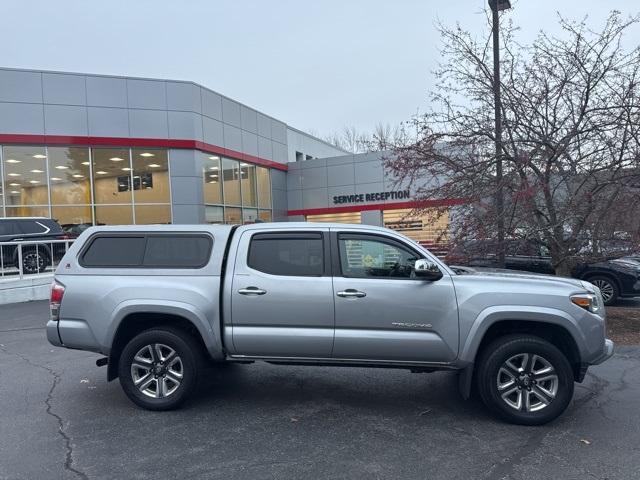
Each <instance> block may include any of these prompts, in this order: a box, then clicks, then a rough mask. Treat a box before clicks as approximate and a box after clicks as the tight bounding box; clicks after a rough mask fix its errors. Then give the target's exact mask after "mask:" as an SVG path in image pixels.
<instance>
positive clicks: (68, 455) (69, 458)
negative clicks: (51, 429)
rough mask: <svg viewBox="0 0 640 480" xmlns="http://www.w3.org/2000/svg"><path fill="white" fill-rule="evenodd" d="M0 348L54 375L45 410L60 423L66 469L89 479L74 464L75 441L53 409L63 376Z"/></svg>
mask: <svg viewBox="0 0 640 480" xmlns="http://www.w3.org/2000/svg"><path fill="white" fill-rule="evenodd" d="M0 350H2V351H3V352H4V353H6V354H7V355H13V356H15V357H18V358H20V359H21V360H22V361H23V362H25V363H27V364H28V365H31V366H32V367H34V368H40V369H42V370H45V371H46V372H48V373H49V374H50V375H51V376H52V377H53V383H52V384H51V388H50V389H49V392H48V393H47V398H46V399H45V400H44V403H45V405H46V407H47V408H46V410H45V412H46V413H47V415H49V416H51V417H53V418H55V419H56V422H57V423H58V434H59V435H60V436H61V437H62V439H63V440H64V444H65V450H66V452H65V459H64V469H65V470H67V471H68V472H70V473H72V474H74V475H75V476H76V477H78V478H80V479H82V480H89V476H88V475H87V474H86V473H84V472H83V471H81V470H78V469H77V468H76V467H74V466H73V463H74V462H73V442H72V441H71V437H69V435H67V432H65V429H64V420H63V419H62V417H61V416H60V415H58V414H57V413H56V412H54V411H53V406H52V404H51V402H52V400H53V393H54V391H55V389H56V387H57V386H58V384H59V383H60V381H61V380H62V376H61V375H60V374H59V373H58V372H56V371H55V370H53V369H52V368H50V367H47V366H46V365H41V364H39V363H34V362H32V361H31V360H30V359H29V358H27V357H26V356H24V355H22V354H20V353H15V352H10V351H8V350H7V349H6V347H4V346H3V345H0Z"/></svg>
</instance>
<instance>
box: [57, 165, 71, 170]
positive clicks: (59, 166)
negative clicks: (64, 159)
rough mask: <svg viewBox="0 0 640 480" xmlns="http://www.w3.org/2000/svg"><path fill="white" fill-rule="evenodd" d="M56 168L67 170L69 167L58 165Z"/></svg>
mask: <svg viewBox="0 0 640 480" xmlns="http://www.w3.org/2000/svg"><path fill="white" fill-rule="evenodd" d="M56 168H57V169H58V170H67V169H68V168H69V167H67V166H66V165H56Z"/></svg>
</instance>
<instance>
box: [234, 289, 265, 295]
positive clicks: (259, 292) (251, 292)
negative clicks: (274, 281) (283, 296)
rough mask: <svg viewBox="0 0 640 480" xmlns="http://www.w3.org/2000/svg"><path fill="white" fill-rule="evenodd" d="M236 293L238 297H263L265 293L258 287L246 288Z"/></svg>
mask: <svg viewBox="0 0 640 480" xmlns="http://www.w3.org/2000/svg"><path fill="white" fill-rule="evenodd" d="M238 293H239V294H240V295H264V294H265V293H267V291H266V290H262V289H261V288H258V287H246V288H241V289H240V290H238Z"/></svg>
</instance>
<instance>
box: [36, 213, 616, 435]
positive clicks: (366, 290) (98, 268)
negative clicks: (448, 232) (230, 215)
mask: <svg viewBox="0 0 640 480" xmlns="http://www.w3.org/2000/svg"><path fill="white" fill-rule="evenodd" d="M604 317H605V311H604V307H603V305H602V297H601V295H600V292H599V290H598V289H597V288H596V287H594V286H593V285H591V284H590V283H587V282H583V281H579V280H573V279H568V278H556V277H551V276H539V275H522V274H518V273H510V274H500V273H486V274H481V273H478V272H461V273H456V272H455V271H454V270H452V269H451V268H449V267H447V265H445V264H443V263H442V262H441V261H440V260H438V259H437V258H436V257H435V256H434V255H432V254H431V253H429V251H427V250H425V249H424V248H423V247H421V246H420V245H419V244H417V243H415V242H413V241H412V240H410V239H408V238H406V237H405V236H403V235H400V234H398V233H396V232H393V231H391V230H387V229H384V228H378V227H369V226H364V225H341V224H313V223H272V224H266V223H264V224H255V225H245V226H222V225H220V226H211V225H189V226H187V225H162V226H131V227H93V228H90V229H88V230H87V231H85V232H84V233H83V234H82V235H81V236H80V237H79V238H78V240H77V241H76V242H75V243H74V244H73V246H72V247H71V248H70V249H69V251H68V253H67V254H66V255H65V257H64V258H63V259H62V261H61V263H60V266H59V267H58V269H57V270H56V273H55V280H54V282H53V285H52V289H51V319H50V321H49V322H48V323H47V337H48V340H49V342H51V343H52V344H53V345H57V346H61V347H67V348H73V349H81V350H90V351H93V352H99V353H102V354H103V355H105V356H106V357H105V358H101V359H99V360H98V361H97V362H96V363H97V364H98V365H108V375H107V377H108V380H113V379H115V378H119V379H120V383H121V385H122V388H123V389H124V391H125V392H126V394H127V395H128V396H129V398H130V399H131V400H132V401H133V402H134V403H136V404H137V405H139V406H142V407H144V408H147V409H151V410H167V409H171V408H175V407H177V406H178V405H179V404H181V403H182V402H183V401H184V400H185V399H186V398H187V397H188V396H189V394H190V393H192V391H193V389H194V386H195V384H196V380H197V377H198V375H202V374H203V372H205V370H203V368H202V367H203V366H207V364H215V363H218V362H241V363H251V362H254V361H256V360H261V361H266V362H270V363H275V364H287V365H291V364H297V365H324V366H328V365H330V366H359V367H389V368H405V369H409V370H411V371H414V372H432V371H436V370H451V371H456V372H458V373H459V386H460V390H461V392H462V395H463V396H464V397H465V398H466V397H468V396H469V395H470V393H471V392H472V391H475V392H477V393H478V394H479V396H480V397H481V399H482V400H483V402H484V403H485V404H486V406H487V407H488V408H489V409H490V410H491V411H493V412H494V413H495V414H497V415H498V416H500V417H502V418H503V419H506V420H507V421H510V422H514V423H520V424H528V425H534V424H542V423H545V422H548V421H550V420H552V419H554V418H555V417H557V416H558V415H560V414H561V413H562V412H563V411H564V410H565V408H566V407H567V405H568V404H569V402H570V401H571V398H572V396H573V388H574V382H576V381H577V382H581V381H582V380H583V378H584V376H585V373H586V371H587V368H588V367H589V366H590V365H595V364H598V363H601V362H603V361H604V360H606V359H607V358H609V357H610V356H611V355H612V354H613V343H612V342H611V341H610V340H607V339H605V319H604Z"/></svg>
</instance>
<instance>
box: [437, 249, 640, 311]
mask: <svg viewBox="0 0 640 480" xmlns="http://www.w3.org/2000/svg"><path fill="white" fill-rule="evenodd" d="M505 243H506V244H505V253H506V255H505V267H506V268H508V269H510V270H522V271H526V272H535V273H545V274H550V275H553V274H554V273H555V271H554V268H553V264H552V263H551V257H550V256H549V254H548V251H547V249H546V248H545V247H544V246H542V245H539V244H538V243H536V242H534V241H529V240H506V242H505ZM497 250H498V247H497V244H496V242H495V241H494V240H473V241H470V242H465V243H464V244H461V245H458V246H456V247H454V248H452V249H451V250H450V251H449V254H448V255H447V257H446V261H447V263H448V264H449V265H461V266H469V267H474V268H478V267H486V268H496V267H497V266H498V257H497V255H496V254H493V253H488V252H497ZM571 276H572V277H574V278H580V279H582V280H587V281H588V282H591V283H593V284H594V285H595V286H596V287H598V288H599V289H600V291H601V292H602V299H603V300H604V303H605V305H612V304H614V303H615V302H616V301H617V300H618V299H619V298H621V297H638V296H640V260H639V259H637V258H634V257H623V258H618V259H614V260H604V261H601V262H596V263H583V264H579V265H578V266H577V267H576V268H575V269H574V270H573V272H572V273H571Z"/></svg>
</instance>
